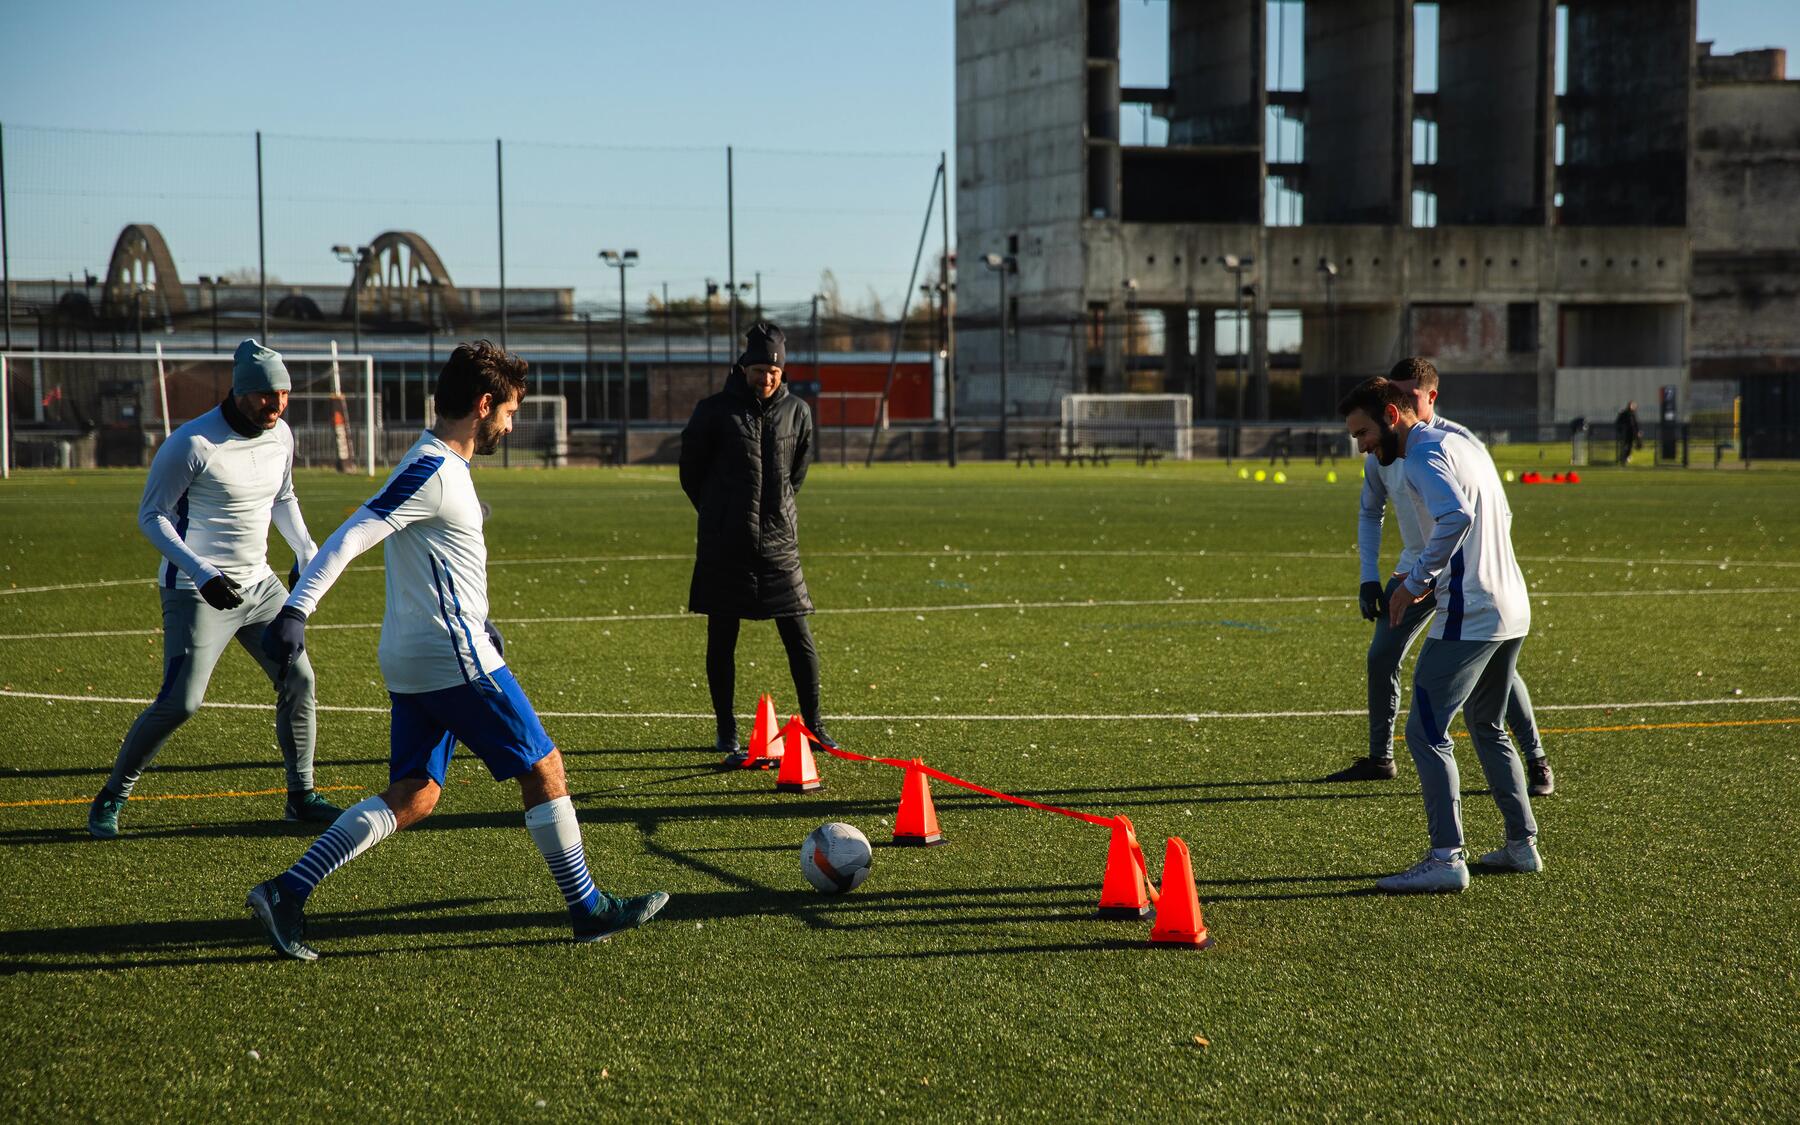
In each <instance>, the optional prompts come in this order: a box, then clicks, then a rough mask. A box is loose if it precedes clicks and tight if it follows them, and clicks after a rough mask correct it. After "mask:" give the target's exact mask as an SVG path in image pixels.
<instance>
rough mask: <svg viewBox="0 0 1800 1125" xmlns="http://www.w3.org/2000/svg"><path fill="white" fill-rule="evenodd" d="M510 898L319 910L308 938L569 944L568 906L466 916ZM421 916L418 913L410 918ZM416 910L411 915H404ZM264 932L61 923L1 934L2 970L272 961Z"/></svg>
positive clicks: (234, 922) (183, 923)
mask: <svg viewBox="0 0 1800 1125" xmlns="http://www.w3.org/2000/svg"><path fill="white" fill-rule="evenodd" d="M500 901H504V900H501V899H494V898H454V899H441V900H437V901H431V902H409V903H398V904H393V905H389V906H382V907H373V908H369V909H364V910H343V911H318V912H312V913H308V915H307V938H308V940H309V941H313V942H320V943H323V944H327V945H329V944H331V943H332V942H334V941H343V940H353V939H357V938H371V937H379V938H388V939H394V940H395V941H397V942H398V943H400V944H403V945H409V946H417V944H418V942H419V939H429V938H432V937H435V936H450V935H478V934H487V935H492V934H495V933H498V932H501V931H509V930H528V931H542V934H541V936H532V937H524V938H506V939H499V938H494V937H492V936H489V937H486V938H482V939H481V940H477V941H471V942H459V943H451V944H445V943H442V942H431V941H426V942H425V945H426V946H427V947H429V948H447V949H481V948H491V947H501V946H505V947H512V946H522V945H538V944H550V943H563V942H567V941H568V924H569V922H568V915H567V914H565V913H564V912H562V911H556V912H554V913H546V912H542V911H503V912H497V913H489V914H471V913H466V911H467V910H468V909H469V908H470V907H478V906H482V905H485V904H487V903H492V902H500ZM413 914H417V915H418V917H410V915H413ZM402 915H409V916H408V917H401V916H402ZM392 951H393V945H392V944H384V945H383V947H382V948H379V949H360V950H359V949H350V950H336V951H332V953H331V956H333V957H340V956H342V957H368V956H375V955H378V954H381V953H387V952H392ZM274 956H275V955H274V953H273V952H272V951H271V950H269V948H268V944H267V940H266V939H265V937H264V935H263V932H262V929H261V927H260V926H258V925H257V924H256V922H255V921H254V920H253V919H252V918H251V917H250V916H249V914H248V913H245V914H242V915H239V916H236V917H214V918H181V919H172V920H170V921H165V922H130V923H119V924H109V925H97V926H54V927H45V928H42V929H32V930H7V931H0V974H31V973H68V972H94V971H98V970H111V969H144V968H169V967H177V966H187V965H218V964H232V963H241V962H255V961H266V960H270V959H271V958H273V957H274Z"/></svg>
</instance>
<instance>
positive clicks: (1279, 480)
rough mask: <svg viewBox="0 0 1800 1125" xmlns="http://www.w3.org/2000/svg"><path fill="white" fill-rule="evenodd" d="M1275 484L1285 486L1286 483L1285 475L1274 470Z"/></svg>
mask: <svg viewBox="0 0 1800 1125" xmlns="http://www.w3.org/2000/svg"><path fill="white" fill-rule="evenodd" d="M1275 483H1276V484H1286V483H1287V474H1286V473H1284V472H1282V471H1281V470H1280V469H1276V470H1275Z"/></svg>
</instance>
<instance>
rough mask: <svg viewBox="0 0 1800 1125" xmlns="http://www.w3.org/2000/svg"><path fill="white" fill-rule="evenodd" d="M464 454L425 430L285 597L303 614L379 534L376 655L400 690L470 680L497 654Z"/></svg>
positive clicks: (477, 507)
mask: <svg viewBox="0 0 1800 1125" xmlns="http://www.w3.org/2000/svg"><path fill="white" fill-rule="evenodd" d="M481 523H482V519H481V502H480V500H478V499H477V498H476V496H475V482H474V480H473V479H472V478H471V476H470V473H469V463H468V462H467V461H465V460H463V458H462V457H461V456H460V455H459V454H458V453H457V452H456V451H455V450H453V449H451V448H450V447H449V446H448V445H445V444H444V443H443V442H442V441H440V440H439V439H438V437H437V436H436V435H435V434H433V433H431V432H430V431H426V432H425V434H424V435H423V436H421V437H420V438H419V440H418V441H416V442H414V443H413V447H412V448H411V449H409V450H407V451H406V456H404V457H403V458H401V460H400V464H399V466H398V467H397V468H395V469H394V471H393V473H392V475H390V476H389V477H388V479H387V483H386V484H384V485H383V486H382V488H381V491H380V492H378V493H376V494H375V496H374V497H372V498H371V499H370V500H368V501H367V502H366V503H364V504H363V506H362V507H360V508H358V509H357V510H356V513H355V514H354V515H352V516H351V517H350V518H349V519H348V520H346V521H345V522H344V525H343V526H342V527H340V528H338V529H337V530H336V531H334V532H332V534H331V538H329V539H327V540H326V541H325V544H324V545H323V546H322V547H320V548H319V554H318V557H317V558H316V559H315V560H314V563H313V565H312V566H310V567H308V568H307V570H306V573H304V574H303V575H301V577H300V584H299V585H298V586H296V587H295V588H294V592H293V593H292V594H291V595H290V596H289V597H288V604H289V605H291V606H294V607H295V608H297V609H299V610H301V611H302V612H304V613H307V614H309V615H310V614H311V613H312V612H313V610H314V609H316V608H317V606H318V603H319V599H320V598H321V597H323V596H324V594H325V591H326V590H328V589H330V587H331V584H332V582H334V581H336V579H337V576H338V575H339V574H341V573H342V572H343V570H344V568H345V567H347V566H348V565H349V564H350V560H351V559H354V558H355V557H356V556H357V555H360V554H361V553H362V552H364V551H366V550H368V549H369V548H370V547H373V546H374V545H375V544H377V543H381V542H383V541H384V540H385V541H386V546H385V548H384V550H385V553H386V556H387V566H386V570H387V612H386V614H385V615H384V616H383V617H382V621H381V645H380V648H379V656H380V661H381V675H382V678H383V679H385V680H386V681H387V686H388V690H389V691H392V692H396V693H398V694H402V695H414V694H419V693H422V692H428V691H441V690H443V689H444V688H453V687H457V686H459V685H462V684H470V683H479V682H481V681H483V680H485V678H486V677H487V675H488V674H489V673H491V672H493V671H494V670H495V669H498V668H500V667H502V666H503V665H504V664H505V663H506V662H505V660H503V659H502V658H501V656H500V654H499V653H498V652H496V651H495V649H494V646H493V642H491V641H490V640H488V636H487V630H486V628H485V627H484V625H485V622H486V620H487V616H488V595H487V542H486V540H485V538H484V537H483V534H482V527H481Z"/></svg>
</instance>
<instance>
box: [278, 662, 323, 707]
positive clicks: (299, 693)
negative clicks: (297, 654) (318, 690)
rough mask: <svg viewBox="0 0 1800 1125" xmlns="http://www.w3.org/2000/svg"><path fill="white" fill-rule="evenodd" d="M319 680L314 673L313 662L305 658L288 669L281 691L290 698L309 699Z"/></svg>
mask: <svg viewBox="0 0 1800 1125" xmlns="http://www.w3.org/2000/svg"><path fill="white" fill-rule="evenodd" d="M317 682H318V680H317V678H316V677H315V676H314V675H313V670H312V663H311V662H310V661H308V660H305V659H300V660H297V661H295V662H294V666H293V667H292V668H289V669H288V672H287V676H286V678H285V679H283V680H282V682H281V693H282V694H283V695H285V696H287V697H288V698H290V699H307V698H310V697H311V696H312V693H313V688H314V686H315V685H316V684H317Z"/></svg>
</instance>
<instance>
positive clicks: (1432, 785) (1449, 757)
mask: <svg viewBox="0 0 1800 1125" xmlns="http://www.w3.org/2000/svg"><path fill="white" fill-rule="evenodd" d="M1523 644H1524V638H1522V637H1514V638H1513V639H1511V640H1506V641H1441V640H1435V639H1432V638H1427V639H1426V641H1425V647H1424V648H1423V649H1422V650H1421V651H1420V652H1419V663H1418V666H1417V667H1416V668H1415V669H1414V670H1413V698H1412V713H1411V714H1409V715H1408V716H1407V719H1406V748H1407V749H1408V750H1410V751H1412V758H1413V765H1415V766H1416V767H1418V770H1419V789H1420V791H1421V792H1422V793H1423V795H1424V797H1425V822H1426V825H1427V827H1428V828H1429V829H1430V832H1431V846H1432V847H1434V848H1460V847H1462V846H1463V830H1462V797H1461V792H1462V791H1461V788H1460V786H1461V779H1460V777H1459V775H1458V773H1457V769H1456V751H1455V749H1454V747H1452V746H1451V744H1450V720H1452V719H1454V718H1455V717H1456V713H1457V712H1458V711H1462V712H1463V722H1464V723H1465V724H1466V725H1467V726H1468V728H1469V738H1470V740H1471V741H1473V742H1474V743H1475V755H1476V757H1478V758H1479V759H1481V772H1482V773H1483V774H1484V775H1486V777H1487V783H1488V791H1489V792H1490V793H1492V794H1493V797H1494V804H1496V805H1498V806H1500V815H1501V817H1502V818H1503V819H1504V820H1505V821H1506V838H1507V839H1508V840H1521V839H1524V838H1525V837H1526V836H1535V835H1537V821H1536V820H1535V819H1534V818H1533V817H1532V815H1531V798H1530V797H1529V796H1527V795H1526V791H1525V764H1524V762H1523V761H1522V760H1521V759H1520V758H1519V755H1518V754H1517V753H1516V752H1514V750H1513V745H1512V743H1511V742H1510V741H1509V740H1508V739H1507V737H1506V728H1504V727H1502V726H1501V725H1500V718H1501V715H1502V714H1503V713H1504V712H1505V710H1506V696H1507V691H1508V685H1509V684H1510V683H1511V681H1512V678H1513V676H1514V675H1515V674H1516V669H1517V665H1518V662H1519V648H1520V646H1521V645H1523Z"/></svg>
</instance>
